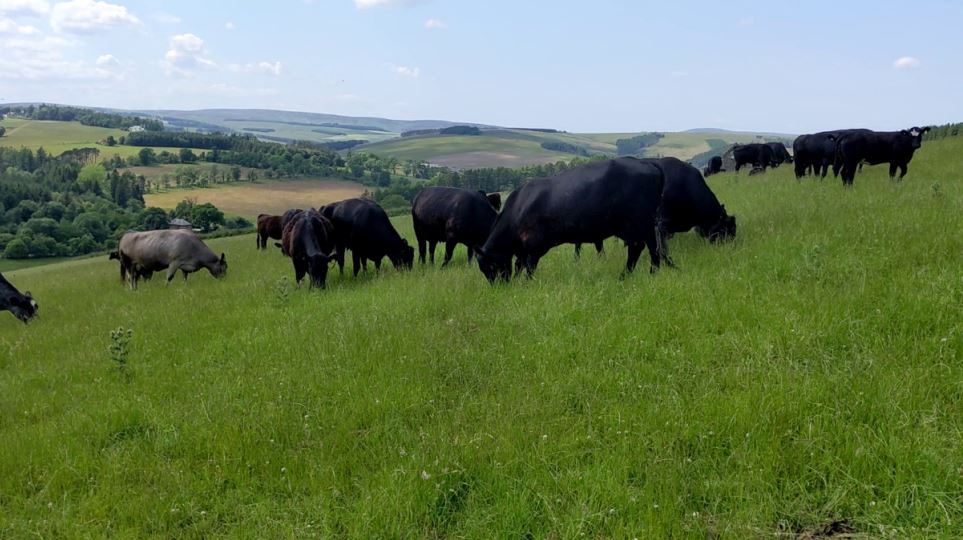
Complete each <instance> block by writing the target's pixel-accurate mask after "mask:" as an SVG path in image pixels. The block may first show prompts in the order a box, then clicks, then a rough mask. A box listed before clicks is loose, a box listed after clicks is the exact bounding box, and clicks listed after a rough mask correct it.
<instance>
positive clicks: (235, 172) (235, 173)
mask: <svg viewBox="0 0 963 540" xmlns="http://www.w3.org/2000/svg"><path fill="white" fill-rule="evenodd" d="M231 178H232V179H233V180H234V181H235V182H237V181H238V180H240V179H241V168H240V167H238V166H237V165H235V166H233V167H231Z"/></svg>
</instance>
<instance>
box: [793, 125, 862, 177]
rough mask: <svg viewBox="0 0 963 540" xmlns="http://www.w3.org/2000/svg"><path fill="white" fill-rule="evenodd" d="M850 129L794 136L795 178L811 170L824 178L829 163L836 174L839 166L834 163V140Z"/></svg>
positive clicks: (814, 174)
mask: <svg viewBox="0 0 963 540" xmlns="http://www.w3.org/2000/svg"><path fill="white" fill-rule="evenodd" d="M850 131H852V130H848V129H837V130H833V131H820V132H819V133H812V134H808V135H800V136H799V137H796V140H795V141H793V143H792V153H793V164H794V169H795V173H796V179H797V180H798V179H801V178H802V177H803V176H806V174H808V173H809V172H812V174H813V176H819V177H820V178H826V174H827V173H828V172H829V166H830V165H832V166H833V174H834V175H836V176H838V175H839V167H838V165H836V163H835V162H836V141H837V140H838V139H839V137H841V136H842V135H845V134H846V133H849V132H850Z"/></svg>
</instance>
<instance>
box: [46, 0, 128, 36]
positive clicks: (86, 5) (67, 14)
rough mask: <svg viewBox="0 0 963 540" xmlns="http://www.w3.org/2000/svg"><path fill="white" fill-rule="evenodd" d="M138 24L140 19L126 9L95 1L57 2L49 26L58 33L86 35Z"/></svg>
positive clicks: (71, 0) (73, 0)
mask: <svg viewBox="0 0 963 540" xmlns="http://www.w3.org/2000/svg"><path fill="white" fill-rule="evenodd" d="M138 24H140V19H138V18H137V17H135V16H134V14H133V13H131V12H129V11H127V8H126V7H124V6H121V5H118V4H109V3H107V2H100V1H97V0H70V1H69V2H59V3H57V4H54V6H53V10H52V11H51V14H50V25H51V26H52V27H53V29H54V30H56V31H58V32H76V33H88V32H96V31H98V30H106V29H109V28H114V27H117V26H125V25H138Z"/></svg>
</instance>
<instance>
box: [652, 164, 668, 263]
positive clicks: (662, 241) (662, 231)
mask: <svg viewBox="0 0 963 540" xmlns="http://www.w3.org/2000/svg"><path fill="white" fill-rule="evenodd" d="M650 163H652V165H654V166H655V168H656V169H658V170H659V176H660V179H661V182H659V204H658V206H656V208H655V246H656V250H657V254H658V256H659V261H660V262H662V261H666V262H667V261H668V260H669V245H668V241H667V236H668V231H667V229H666V225H665V205H664V203H665V197H664V196H663V195H664V194H665V181H666V180H665V169H663V168H662V166H661V165H660V164H659V163H657V162H655V161H651V162H650Z"/></svg>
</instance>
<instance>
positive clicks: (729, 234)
mask: <svg viewBox="0 0 963 540" xmlns="http://www.w3.org/2000/svg"><path fill="white" fill-rule="evenodd" d="M702 232H703V235H704V236H705V237H706V238H708V239H709V241H710V242H713V243H715V242H720V241H726V240H731V239H733V238H735V237H736V216H730V215H729V214H727V213H726V207H725V206H722V207H721V213H720V215H719V219H717V220H716V222H715V223H714V224H712V226H711V227H709V229H708V230H704V231H702Z"/></svg>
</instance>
